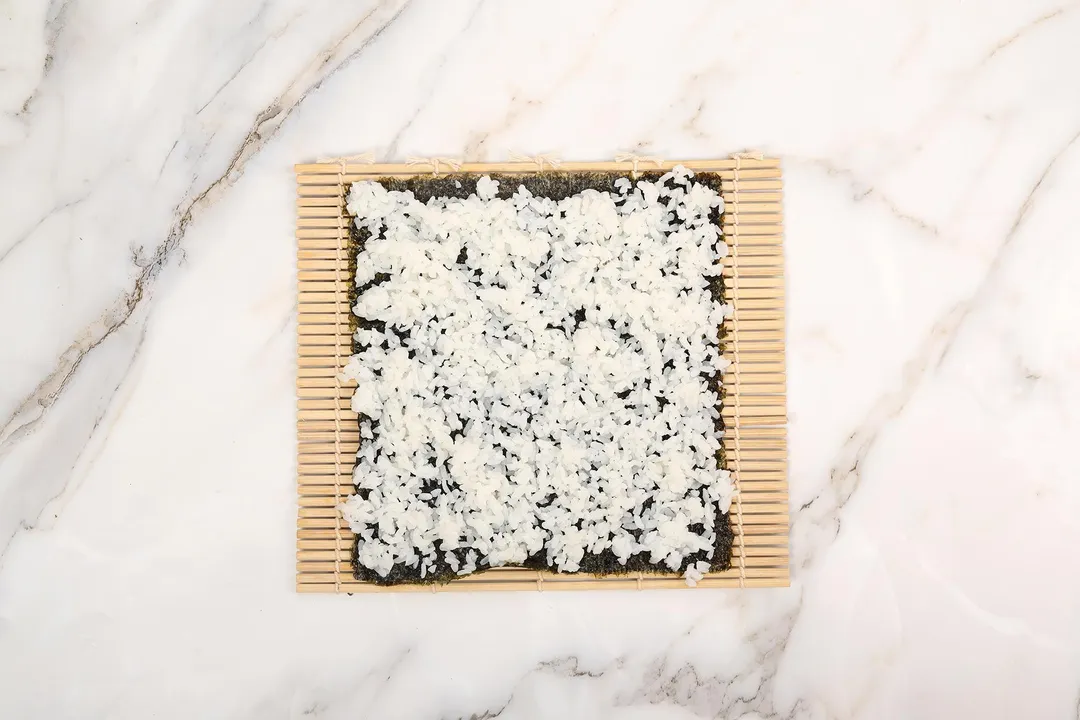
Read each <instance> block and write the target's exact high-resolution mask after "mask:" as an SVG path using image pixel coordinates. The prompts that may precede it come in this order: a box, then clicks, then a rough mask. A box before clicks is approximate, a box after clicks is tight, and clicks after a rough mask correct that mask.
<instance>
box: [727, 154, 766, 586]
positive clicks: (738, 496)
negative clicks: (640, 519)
mask: <svg viewBox="0 0 1080 720" xmlns="http://www.w3.org/2000/svg"><path fill="white" fill-rule="evenodd" d="M732 157H733V158H734V159H735V172H734V173H733V177H732V183H731V185H732V196H733V199H734V202H733V203H732V205H734V206H735V212H734V213H732V216H733V218H732V225H734V230H733V231H732V233H733V235H734V236H735V237H734V241H733V242H732V243H731V255H732V258H731V259H732V260H733V261H734V263H733V265H734V272H733V273H732V280H733V285H734V290H735V292H734V293H732V296H731V306H732V307H731V325H732V328H731V329H732V333H731V334H732V337H733V338H734V344H735V363H736V364H735V393H734V395H735V427H734V428H733V430H734V434H735V490H734V492H732V494H731V497H732V500H733V501H734V502H735V516H736V519H737V522H738V523H739V587H740V588H745V587H746V535H745V532H744V528H743V512H742V488H741V487H740V484H741V482H742V442H741V439H742V433H741V432H740V431H739V421H740V419H741V418H742V407H741V403H740V397H739V396H740V395H741V394H742V379H741V378H740V376H739V365H738V363H739V311H738V307H737V304H738V299H739V170H741V169H742V161H743V160H761V159H762V157H763V156H762V154H761V153H759V152H742V153H735V154H734V155H733V156H732Z"/></svg>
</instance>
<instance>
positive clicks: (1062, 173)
mask: <svg viewBox="0 0 1080 720" xmlns="http://www.w3.org/2000/svg"><path fill="white" fill-rule="evenodd" d="M1077 37H1080V4H1078V3H1076V2H1066V3H1062V2H1059V1H1056V0H1055V1H1050V0H1045V1H1044V0H1030V1H1028V2H1009V1H1007V0H983V1H981V2H974V1H971V0H969V1H967V2H964V1H963V0H933V1H930V0H926V1H922V0H914V1H911V0H904V1H902V0H886V1H883V2H872V3H866V2H863V3H859V2H841V1H838V0H824V1H822V2H799V1H798V0H778V1H777V2H750V1H748V0H747V1H739V2H723V3H720V2H715V3H713V2H709V3H705V2H698V3H690V2H664V3H639V2H616V1H614V0H609V1H607V2H599V1H598V2H581V1H580V0H578V1H576V2H564V1H560V2H550V1H548V2H543V3H531V4H525V3H509V2H484V1H483V0H481V2H478V3H477V2H464V1H461V2H459V1H457V0H452V1H450V2H434V1H433V0H428V1H421V0H412V1H411V2H401V0H385V1H384V2H379V3H375V2H342V1H341V0H319V1H314V2H308V1H305V0H235V1H230V2H220V1H219V2H208V1H207V0H193V1H192V2H151V1H150V0H132V1H128V0H111V1H105V0H103V1H102V2H93V3H91V2H88V1H87V0H54V2H51V3H50V2H45V1H44V0H25V1H19V2H8V3H0V190H2V192H0V378H2V380H0V553H2V554H0V717H3V718H13V719H15V718H50V719H56V718H149V717H156V718H185V719H188V718H219V717H220V718H259V719H263V718H293V717H309V716H311V717H323V718H380V719H385V718H494V717H499V718H559V719H565V718H616V719H618V720H631V719H633V720H644V719H658V718H664V719H668V718H672V719H689V718H699V717H700V718H739V717H746V718H785V719H791V718H816V719H824V718H867V719H870V718H872V719H875V720H878V719H882V718H887V719H888V718H897V719H902V718H939V717H940V718H976V717H977V718H1019V717H1022V718H1026V719H1034V718H1062V719H1063V720H1064V719H1068V720H1075V718H1077V717H1080V561H1078V560H1077V549H1078V548H1080V469H1078V467H1080V466H1078V463H1077V460H1076V458H1075V456H1074V455H1072V451H1073V450H1074V449H1075V446H1076V444H1077V440H1078V439H1080V372H1078V371H1080V330H1078V328H1080V283H1078V282H1077V279H1076V278H1077V277H1078V276H1080V232H1078V230H1077V227H1078V223H1077V221H1076V205H1077V198H1078V197H1080V139H1078V138H1080V44H1078V43H1077V42H1076V38H1077ZM750 148H756V149H761V150H764V151H765V152H767V153H769V154H773V155H778V156H780V157H781V158H783V162H784V168H785V181H786V206H785V211H786V220H787V261H788V307H789V325H788V337H789V355H788V359H789V375H788V378H789V392H790V417H791V423H790V445H791V466H790V488H791V519H792V531H791V547H792V578H793V582H792V586H791V587H790V588H787V589H778V590H754V591H749V590H748V591H725V590H718V591H685V592H683V591H660V592H641V593H635V592H620V593H592V594H556V593H544V594H539V593H518V594H482V595H460V594H445V595H427V594H421V595H384V596H378V597H330V596H302V595H298V594H296V593H295V591H294V563H293V556H294V528H295V525H294V517H295V498H296V495H295V458H294V433H295V425H294V420H295V414H294V391H293V377H294V358H295V351H294V347H295V339H294V332H295V323H296V318H295V270H294V259H295V240H294V238H293V227H294V219H295V211H294V193H295V186H294V177H293V171H292V165H293V163H294V162H298V161H310V160H313V159H315V158H316V157H317V156H324V155H342V154H351V153H356V152H362V151H373V152H375V153H376V154H377V155H378V156H379V157H380V158H383V159H387V160H403V159H404V158H405V157H406V156H407V155H434V154H438V155H448V156H456V157H465V158H468V159H471V160H502V159H506V158H507V157H508V156H509V153H510V152H511V151H518V152H529V153H537V152H557V153H559V154H560V155H561V156H562V157H563V158H564V159H580V160H594V159H606V158H611V157H612V156H614V155H615V154H616V153H617V152H619V151H625V150H632V151H637V152H639V153H641V154H650V155H660V156H662V157H666V158H701V157H717V156H726V155H727V154H729V153H730V152H733V151H740V150H745V149H750Z"/></svg>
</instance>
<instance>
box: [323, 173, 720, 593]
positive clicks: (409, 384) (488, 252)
mask: <svg viewBox="0 0 1080 720" xmlns="http://www.w3.org/2000/svg"><path fill="white" fill-rule="evenodd" d="M692 178H693V173H692V172H690V171H689V170H686V169H685V168H682V167H677V168H675V169H674V170H672V171H671V172H670V173H667V174H665V175H663V176H662V177H660V178H659V179H658V180H657V181H656V182H649V181H645V180H641V181H638V182H637V183H632V182H631V181H630V180H629V179H626V178H622V179H619V180H617V181H616V182H615V183H614V187H613V189H612V191H611V192H598V191H595V190H586V191H584V192H581V193H579V194H577V195H573V196H571V197H568V198H565V199H563V200H558V201H555V200H551V199H548V198H544V197H536V196H534V195H532V194H531V193H529V191H528V190H527V189H526V188H525V187H524V186H521V187H519V188H518V189H517V191H516V192H515V193H514V194H513V195H512V197H510V198H509V199H500V198H499V197H497V195H498V191H499V187H498V182H497V181H495V180H493V179H491V178H490V177H487V176H484V177H481V178H480V179H479V180H478V181H477V183H476V193H475V194H474V195H472V196H470V197H468V198H465V199H458V198H445V197H443V198H439V197H436V198H432V199H431V200H429V201H428V202H427V203H421V202H419V201H417V200H416V199H415V197H414V196H413V194H412V193H411V192H396V191H388V190H386V189H385V188H384V187H383V186H382V185H381V184H379V183H375V182H362V183H356V184H354V185H353V187H352V189H351V192H350V194H349V200H348V210H349V212H350V213H351V214H353V215H354V216H355V217H356V218H357V220H356V222H357V224H358V226H361V227H366V228H367V230H369V231H370V233H371V238H370V239H369V240H368V241H367V242H366V244H365V246H364V249H363V250H362V251H361V252H360V253H359V255H358V257H357V271H356V283H357V285H358V286H360V287H361V288H362V289H363V290H364V291H363V292H362V293H361V294H360V295H359V299H358V301H357V304H356V306H355V308H354V312H355V313H356V314H357V315H358V316H359V317H361V318H364V319H365V320H367V321H368V322H367V323H364V325H365V327H363V328H361V329H360V330H358V331H357V333H356V341H357V343H358V344H359V346H360V348H361V350H360V352H359V353H358V354H356V355H354V356H353V357H352V358H351V359H350V360H349V363H348V365H347V367H346V368H345V370H344V375H345V376H346V377H347V378H351V379H354V380H356V382H357V389H356V393H355V395H354V396H353V399H352V407H353V410H355V411H356V412H357V413H360V414H361V416H362V419H361V435H362V437H364V438H365V442H364V444H363V446H362V448H361V450H360V452H359V453H358V455H357V462H356V467H355V471H354V480H355V483H356V487H357V494H356V495H354V496H352V497H350V498H349V500H348V501H347V502H346V503H345V504H344V505H343V508H342V509H343V513H344V516H345V518H346V519H347V521H348V522H349V525H350V527H351V528H352V530H353V531H354V532H355V533H356V534H357V535H358V536H359V538H358V542H357V552H356V560H357V562H358V564H359V565H361V566H362V567H364V568H368V569H370V570H372V571H374V572H375V573H377V574H378V575H380V576H383V577H385V576H387V575H388V574H389V573H390V572H391V570H392V569H393V568H394V567H395V566H402V565H404V566H407V567H411V568H417V569H418V570H419V575H420V576H421V577H424V576H425V575H426V574H428V573H431V572H434V570H435V568H436V567H437V566H438V567H443V566H448V567H449V568H450V569H451V570H452V571H454V572H456V573H458V574H467V573H470V572H474V571H476V570H478V569H482V568H483V567H488V566H491V567H494V566H500V565H514V564H521V563H523V562H525V561H526V560H527V559H529V558H535V557H538V556H542V557H543V558H544V560H545V564H546V565H547V566H549V567H553V568H556V569H558V570H560V571H564V572H575V571H577V570H578V569H579V567H580V563H581V561H582V558H583V557H584V556H585V555H586V554H599V553H603V552H610V553H613V554H614V556H615V557H616V558H617V560H618V561H619V562H620V563H623V564H625V563H626V562H627V561H628V559H629V558H631V557H633V556H639V555H645V556H647V557H648V558H649V562H650V563H653V564H657V565H663V566H666V567H667V568H669V569H670V570H672V571H679V572H683V573H684V575H685V576H686V578H687V582H688V583H689V584H694V583H696V581H697V580H699V579H700V578H701V577H702V576H703V575H704V573H705V572H706V571H707V570H708V568H709V563H708V560H711V559H712V554H713V548H714V543H715V540H716V533H715V528H714V523H715V519H716V516H717V513H718V512H721V513H722V512H727V510H728V507H729V505H730V501H731V494H732V485H731V480H730V477H729V475H728V473H727V472H726V471H725V470H723V469H722V468H719V467H717V464H716V455H717V451H718V449H719V443H720V440H719V438H718V437H717V435H716V433H715V432H714V422H715V420H716V419H717V418H718V417H719V398H718V397H717V396H716V393H715V392H713V391H712V390H711V389H710V388H709V386H708V383H707V382H706V380H705V378H707V377H711V376H714V375H715V374H716V373H718V372H720V371H722V370H723V368H724V366H725V365H726V361H725V360H724V359H723V358H722V356H721V354H720V348H719V338H718V329H719V326H720V324H721V321H722V320H723V317H724V316H725V314H726V313H727V312H728V308H727V307H726V306H724V305H722V304H720V303H719V302H717V301H715V300H714V298H713V297H712V294H711V293H710V290H709V278H710V277H711V276H714V275H718V274H719V273H720V271H721V268H720V266H719V265H718V262H717V261H718V260H719V259H720V258H721V257H723V255H724V254H726V249H727V248H726V245H725V244H724V243H723V242H722V241H721V239H720V237H719V233H718V230H717V227H716V225H714V224H713V223H712V222H710V219H709V215H710V213H712V212H713V211H714V210H716V209H717V208H719V207H721V206H722V200H721V198H720V197H719V195H718V194H717V193H716V192H715V191H714V190H713V189H711V188H709V187H708V186H706V185H704V184H700V183H696V182H694V181H693V179H692ZM702 558H704V560H702Z"/></svg>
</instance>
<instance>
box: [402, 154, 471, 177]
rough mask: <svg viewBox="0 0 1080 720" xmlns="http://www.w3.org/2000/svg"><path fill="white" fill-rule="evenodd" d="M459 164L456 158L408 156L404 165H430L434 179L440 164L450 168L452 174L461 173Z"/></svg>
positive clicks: (459, 161) (437, 174)
mask: <svg viewBox="0 0 1080 720" xmlns="http://www.w3.org/2000/svg"><path fill="white" fill-rule="evenodd" d="M461 162H462V161H461V160H459V159H457V158H449V157H434V156H433V157H413V156H411V155H410V156H409V157H407V158H405V164H406V165H430V166H431V174H432V175H434V176H435V177H438V176H439V165H440V164H441V165H446V166H447V167H448V168H450V169H451V170H453V171H454V172H460V171H461Z"/></svg>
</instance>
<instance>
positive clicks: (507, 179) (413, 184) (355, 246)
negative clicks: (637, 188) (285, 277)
mask: <svg viewBox="0 0 1080 720" xmlns="http://www.w3.org/2000/svg"><path fill="white" fill-rule="evenodd" d="M662 174H663V173H661V172H656V171H652V172H639V173H638V178H637V179H639V180H649V181H651V182H656V181H657V180H659V178H660V177H661V175H662ZM488 175H489V177H491V178H492V179H493V180H497V181H498V182H499V193H498V196H499V197H500V198H504V199H507V198H509V197H510V196H511V195H513V194H514V193H515V192H516V191H517V189H518V187H519V186H521V185H524V186H525V187H526V188H527V189H528V190H529V192H531V193H532V194H533V195H536V196H542V197H546V198H551V199H552V200H561V199H563V198H567V197H570V196H571V195H576V194H577V193H580V192H582V191H583V190H588V189H592V190H598V191H600V192H611V191H612V190H613V189H614V188H613V185H612V184H613V183H614V182H615V180H617V179H618V178H620V177H626V178H629V179H631V180H634V178H631V177H630V175H629V173H615V172H575V173H569V172H551V171H548V172H543V173H529V174H526V175H516V174H515V175H510V174H501V173H489V174H488ZM480 177H481V175H478V174H467V173H462V174H455V175H441V176H438V177H435V176H418V177H413V178H409V179H399V178H381V179H379V180H378V182H380V183H381V184H382V185H383V186H384V187H385V188H386V189H388V190H399V191H405V190H411V191H412V193H413V195H414V196H415V197H416V199H417V200H419V201H420V202H427V201H428V200H429V199H431V198H432V197H455V198H466V197H469V196H470V195H472V194H473V193H475V192H476V181H477V180H478V179H479V178H480ZM694 181H695V182H698V183H701V184H703V185H707V186H709V187H711V188H712V189H714V190H716V191H717V192H720V176H719V175H718V174H716V173H706V172H698V173H695V174H694ZM458 185H460V187H459V186H458ZM711 219H712V221H713V223H714V224H715V225H716V226H717V227H718V228H719V227H721V214H720V213H719V212H717V211H715V210H714V211H713V217H712V218H711ZM350 227H351V228H352V229H351V232H350V240H349V250H348V257H349V276H350V277H353V276H355V273H356V263H357V257H358V255H359V254H360V252H361V251H363V249H364V245H365V244H366V242H367V239H368V238H369V237H370V236H371V234H370V232H369V231H368V230H367V228H357V227H356V223H351V224H350ZM386 279H389V278H388V277H378V276H377V277H376V279H375V280H374V281H373V282H372V283H369V284H368V285H366V286H362V287H357V286H356V285H355V283H350V286H349V304H350V307H351V306H352V305H354V304H355V303H356V299H357V297H358V296H359V295H360V293H362V292H364V291H365V290H367V289H368V288H369V287H372V286H373V285H376V284H378V283H379V282H383V281H385V280H386ZM709 289H710V291H711V293H712V296H713V298H714V299H716V300H718V301H720V300H722V299H723V292H724V282H723V277H722V276H720V275H717V276H715V277H713V278H710V283H709ZM349 327H350V330H351V331H355V330H356V329H357V328H358V327H366V328H373V327H374V328H378V329H379V330H382V329H383V328H384V325H383V323H381V322H379V321H371V320H367V319H364V318H358V317H356V315H355V314H353V313H350V314H349ZM725 335H726V332H725V330H724V329H723V328H722V327H721V329H720V343H721V345H723V343H724V340H725ZM360 350H361V347H360V344H359V343H358V342H357V341H356V339H355V338H354V339H353V342H352V351H353V353H354V354H356V353H358V352H360ZM707 381H708V383H709V387H710V389H712V390H713V391H714V392H715V393H716V394H717V396H718V397H720V398H721V401H722V400H723V397H724V395H725V392H724V388H723V384H722V382H721V377H720V374H719V373H718V374H716V375H713V376H711V377H708V378H707ZM365 420H366V418H363V417H361V418H360V419H359V420H358V421H357V423H358V424H359V423H360V422H363V421H365ZM715 424H716V432H717V433H718V434H719V433H721V432H723V430H724V420H723V417H720V418H717V419H716V421H715ZM372 433H373V434H377V433H378V424H377V423H372ZM361 442H364V441H363V440H361ZM716 460H717V463H718V466H719V467H724V464H725V463H724V448H723V446H721V447H720V450H719V451H718V452H717V457H716ZM713 527H714V528H715V531H716V542H715V543H714V546H713V559H712V561H711V563H710V569H711V570H713V571H720V570H727V569H728V568H730V567H731V550H732V543H733V541H734V538H735V535H734V531H733V530H732V527H731V521H730V518H729V516H728V513H721V512H719V511H717V513H716V518H715V520H714V523H713ZM701 529H703V528H701ZM360 541H361V538H360V537H359V536H357V539H356V541H355V542H354V543H353V547H352V568H353V574H354V576H355V577H356V579H357V580H361V581H365V582H371V583H375V584H377V585H401V584H419V585H430V584H433V583H444V582H449V581H450V580H453V579H454V578H457V577H460V576H459V575H458V574H457V573H456V572H455V571H454V570H453V569H451V567H450V566H449V565H448V564H447V563H446V562H445V560H443V558H442V552H441V550H439V551H438V553H437V554H436V557H437V560H436V562H435V568H434V570H433V571H430V572H428V573H427V575H425V576H424V577H420V568H419V567H409V566H406V565H404V564H403V563H399V564H397V565H395V566H394V567H393V569H391V571H390V572H389V574H387V575H386V576H385V577H384V576H382V575H379V574H378V573H377V572H375V571H374V570H371V569H369V568H366V567H364V566H362V565H360V563H359V562H358V561H357V555H358V544H359V542H360ZM437 545H438V543H436V546H437ZM467 550H468V548H465V549H463V550H457V551H455V553H456V554H457V555H458V558H459V560H461V561H463V560H464V553H465V552H466V551H467ZM545 554H546V553H545V552H544V551H543V550H541V551H540V552H539V553H537V554H536V555H533V556H531V557H529V558H528V559H526V561H525V562H524V563H522V566H523V567H527V568H530V569H533V570H547V571H551V572H561V571H560V570H559V569H558V568H556V567H554V566H551V565H548V564H547V561H546V559H545ZM705 559H706V558H705V553H704V552H699V553H695V554H693V555H689V556H687V557H686V558H684V560H683V564H682V566H681V568H680V571H679V572H680V573H681V572H682V571H685V569H686V568H687V567H689V566H690V564H691V563H696V562H698V561H699V560H705ZM483 570H484V568H483V566H481V567H478V568H477V570H476V572H483ZM638 572H642V573H650V574H662V575H671V574H674V573H673V571H672V570H671V569H669V568H668V567H667V566H666V565H661V564H655V563H651V562H649V559H648V554H647V553H638V554H636V555H632V556H630V557H629V558H628V559H627V562H626V563H625V564H622V563H620V562H619V561H618V558H616V557H615V554H614V553H613V552H612V551H611V550H604V551H603V552H601V553H599V554H593V553H586V554H585V556H584V557H583V558H582V560H581V563H580V570H579V571H578V572H577V573H574V574H588V575H596V576H604V575H626V574H629V573H638Z"/></svg>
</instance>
